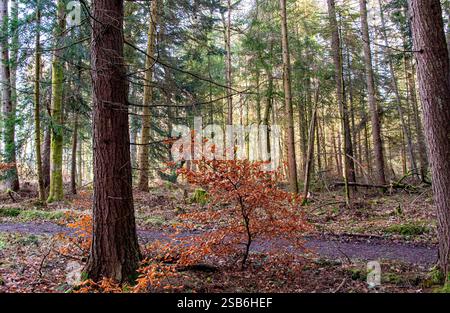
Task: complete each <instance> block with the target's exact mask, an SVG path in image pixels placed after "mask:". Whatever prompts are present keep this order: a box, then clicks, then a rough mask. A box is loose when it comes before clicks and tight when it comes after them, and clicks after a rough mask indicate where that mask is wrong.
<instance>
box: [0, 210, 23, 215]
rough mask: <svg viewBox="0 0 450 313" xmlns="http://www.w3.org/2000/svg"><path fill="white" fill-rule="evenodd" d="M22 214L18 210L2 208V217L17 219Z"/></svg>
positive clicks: (0, 212)
mask: <svg viewBox="0 0 450 313" xmlns="http://www.w3.org/2000/svg"><path fill="white" fill-rule="evenodd" d="M20 213H21V210H20V209H17V208H0V217H16V216H19V215H20Z"/></svg>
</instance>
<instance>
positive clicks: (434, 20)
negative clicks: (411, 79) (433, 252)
mask: <svg viewBox="0 0 450 313" xmlns="http://www.w3.org/2000/svg"><path fill="white" fill-rule="evenodd" d="M409 8H410V17H411V26H412V32H413V41H414V50H415V51H416V53H415V56H416V59H417V69H418V78H419V90H420V97H421V99H422V106H423V113H424V122H425V133H426V137H427V141H428V155H429V159H430V164H431V172H432V179H433V191H434V200H435V203H436V208H437V216H438V236H439V265H440V267H441V270H442V271H443V273H444V274H445V277H446V278H447V280H448V278H449V277H448V273H449V264H450V197H449V195H450V122H449V121H450V63H449V52H448V50H447V45H446V41H445V32H444V23H443V21H442V9H441V4H440V2H439V0H411V1H410V3H409Z"/></svg>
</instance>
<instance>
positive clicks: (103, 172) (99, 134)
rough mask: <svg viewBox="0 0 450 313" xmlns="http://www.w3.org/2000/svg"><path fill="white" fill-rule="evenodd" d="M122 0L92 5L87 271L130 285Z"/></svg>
mask: <svg viewBox="0 0 450 313" xmlns="http://www.w3.org/2000/svg"><path fill="white" fill-rule="evenodd" d="M123 11H124V8H123V0H94V1H93V2H92V19H91V23H92V25H93V30H92V44H91V55H92V65H91V66H92V85H93V96H92V98H93V106H94V108H93V123H92V124H93V136H94V143H93V144H94V209H93V236H92V245H91V251H90V255H89V260H88V263H87V265H86V268H85V271H86V272H87V274H88V276H89V277H90V278H92V279H93V280H94V281H97V280H99V279H100V278H101V277H106V278H111V279H114V280H116V281H118V282H123V281H127V280H131V279H132V278H133V276H134V275H135V273H136V269H137V267H138V265H139V259H140V252H139V245H138V241H137V235H136V223H135V218H134V207H133V193H132V181H131V160H130V145H129V141H130V140H129V138H130V137H129V125H128V107H127V84H126V71H125V66H124V54H123V44H124V38H123Z"/></svg>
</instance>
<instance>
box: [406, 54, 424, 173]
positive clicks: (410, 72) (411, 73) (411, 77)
mask: <svg viewBox="0 0 450 313" xmlns="http://www.w3.org/2000/svg"><path fill="white" fill-rule="evenodd" d="M406 62H407V76H408V77H407V80H408V81H407V84H408V86H409V87H408V89H409V92H410V99H411V106H412V109H413V115H414V126H415V129H416V133H417V149H418V150H419V162H420V168H419V173H420V178H421V179H422V181H423V182H424V181H426V177H427V173H428V157H427V147H426V144H425V135H424V133H423V127H422V120H421V114H420V111H419V107H418V103H417V94H416V80H415V76H416V75H415V69H414V66H413V64H412V59H411V58H407V60H406Z"/></svg>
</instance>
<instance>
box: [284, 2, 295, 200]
mask: <svg viewBox="0 0 450 313" xmlns="http://www.w3.org/2000/svg"><path fill="white" fill-rule="evenodd" d="M280 11H281V45H282V48H283V85H284V105H285V112H286V118H287V128H286V145H287V153H288V155H287V158H288V170H289V185H290V190H291V192H293V193H298V180H297V161H296V158H295V133H294V113H293V110H292V92H291V60H290V56H289V41H288V35H287V34H288V29H287V14H286V0H280Z"/></svg>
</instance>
